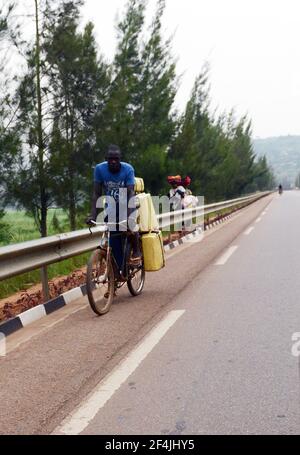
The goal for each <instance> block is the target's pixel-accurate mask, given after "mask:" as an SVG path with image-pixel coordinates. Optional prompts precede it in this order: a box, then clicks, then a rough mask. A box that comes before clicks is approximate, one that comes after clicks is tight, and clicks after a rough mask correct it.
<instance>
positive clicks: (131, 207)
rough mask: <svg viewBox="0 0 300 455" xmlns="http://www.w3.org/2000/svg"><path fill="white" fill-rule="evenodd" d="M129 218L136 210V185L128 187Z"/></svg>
mask: <svg viewBox="0 0 300 455" xmlns="http://www.w3.org/2000/svg"><path fill="white" fill-rule="evenodd" d="M126 188H127V207H128V210H127V216H128V218H129V217H130V215H131V214H132V213H133V212H134V211H135V210H136V207H135V192H134V185H128V186H127V187H126Z"/></svg>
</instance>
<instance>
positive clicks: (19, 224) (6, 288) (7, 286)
mask: <svg viewBox="0 0 300 455" xmlns="http://www.w3.org/2000/svg"><path fill="white" fill-rule="evenodd" d="M55 215H56V218H57V220H58V225H57V223H53V217H54V216H55ZM1 222H2V223H5V224H6V225H7V239H6V242H4V241H3V242H0V247H1V246H5V245H8V244H16V243H20V242H26V241H28V240H34V239H39V238H40V233H39V231H38V229H37V227H36V225H35V223H34V221H33V219H32V218H31V217H29V216H27V215H26V213H25V212H24V211H14V210H9V211H7V212H6V214H5V216H4V218H3V219H2V220H1ZM69 230H70V228H69V223H68V217H67V214H66V212H64V211H63V210H61V209H55V210H54V209H53V210H52V209H51V210H49V212H48V235H49V236H51V235H55V234H57V233H59V232H68V231H69ZM88 257H89V254H88V253H85V254H83V255H80V256H76V257H74V258H71V259H68V260H66V261H62V262H57V263H56V264H53V265H51V266H49V267H48V276H49V280H51V279H53V278H56V277H59V276H63V275H68V274H70V273H72V272H73V271H74V270H76V269H78V268H81V267H83V266H84V265H85V264H86V263H87V260H88ZM40 281H41V280H40V271H39V270H34V271H32V272H29V273H26V274H23V275H19V276H16V277H13V278H9V279H8V280H4V281H1V282H0V299H3V298H6V297H8V296H10V295H11V294H13V293H15V292H18V291H21V290H26V289H28V288H30V287H31V286H33V285H35V284H37V283H40Z"/></svg>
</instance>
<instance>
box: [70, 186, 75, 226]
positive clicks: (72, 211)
mask: <svg viewBox="0 0 300 455" xmlns="http://www.w3.org/2000/svg"><path fill="white" fill-rule="evenodd" d="M71 178H72V177H71ZM69 220H70V228H71V231H76V203H75V195H74V190H73V185H72V183H71V187H70V190H69Z"/></svg>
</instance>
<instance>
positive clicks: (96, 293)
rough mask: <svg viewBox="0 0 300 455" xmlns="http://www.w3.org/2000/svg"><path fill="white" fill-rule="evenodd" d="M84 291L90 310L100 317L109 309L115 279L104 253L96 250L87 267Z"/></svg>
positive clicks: (109, 262)
mask: <svg viewBox="0 0 300 455" xmlns="http://www.w3.org/2000/svg"><path fill="white" fill-rule="evenodd" d="M86 289H87V295H88V299H89V303H90V305H91V308H92V310H93V311H94V312H95V313H96V314H98V315H99V316H102V315H103V314H105V313H107V312H108V311H109V309H110V307H111V304H112V302H113V298H114V292H115V277H114V270H113V267H112V264H111V261H110V260H109V261H107V257H106V251H102V250H96V251H94V252H93V254H92V255H91V257H90V260H89V262H88V266H87V279H86Z"/></svg>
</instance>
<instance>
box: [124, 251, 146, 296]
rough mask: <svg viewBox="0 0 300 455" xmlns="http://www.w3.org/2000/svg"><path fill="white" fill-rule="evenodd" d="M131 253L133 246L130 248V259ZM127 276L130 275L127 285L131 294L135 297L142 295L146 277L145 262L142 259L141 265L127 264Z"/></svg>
mask: <svg viewBox="0 0 300 455" xmlns="http://www.w3.org/2000/svg"><path fill="white" fill-rule="evenodd" d="M131 255H132V248H130V252H129V255H128V259H130V257H131ZM127 276H128V280H127V287H128V289H129V292H130V294H131V295H132V296H133V297H136V296H138V295H140V294H141V292H142V291H143V289H144V285H145V279H146V272H145V268H144V262H143V261H142V263H141V265H139V266H135V265H130V264H127Z"/></svg>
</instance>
